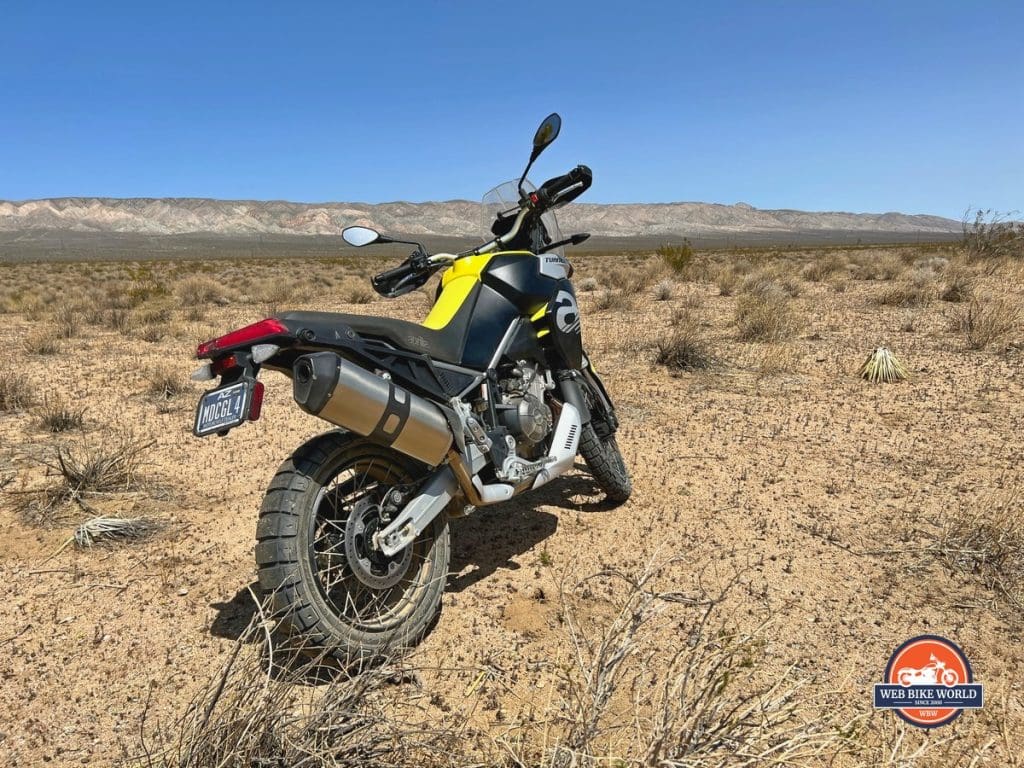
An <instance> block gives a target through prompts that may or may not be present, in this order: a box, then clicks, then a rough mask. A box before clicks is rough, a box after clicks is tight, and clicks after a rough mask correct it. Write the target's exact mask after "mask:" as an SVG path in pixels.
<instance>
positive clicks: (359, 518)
mask: <svg viewBox="0 0 1024 768" xmlns="http://www.w3.org/2000/svg"><path fill="white" fill-rule="evenodd" d="M379 528H381V520H380V506H379V505H378V504H375V503H373V501H372V500H371V499H369V498H363V499H360V500H359V501H357V502H356V503H355V504H354V505H353V507H352V511H351V512H350V513H349V516H348V519H347V520H346V521H345V558H346V559H347V560H348V565H349V567H350V568H351V569H352V573H353V575H354V576H355V577H356V578H357V579H359V581H361V582H362V583H363V584H365V585H366V586H368V587H371V588H373V589H388V588H389V587H393V586H395V584H397V583H398V582H399V581H401V580H402V577H403V576H405V574H406V572H407V571H408V570H409V563H411V562H412V547H411V546H409V547H406V548H405V549H403V550H402V551H401V552H399V553H398V554H396V555H394V556H393V557H388V556H387V555H385V554H384V553H383V552H381V551H379V550H377V549H374V548H373V534H374V533H376V532H377V530H378V529H379Z"/></svg>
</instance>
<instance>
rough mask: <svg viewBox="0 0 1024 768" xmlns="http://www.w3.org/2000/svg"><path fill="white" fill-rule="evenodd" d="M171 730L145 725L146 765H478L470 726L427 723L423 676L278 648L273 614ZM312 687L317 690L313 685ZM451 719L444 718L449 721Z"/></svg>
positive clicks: (396, 665)
mask: <svg viewBox="0 0 1024 768" xmlns="http://www.w3.org/2000/svg"><path fill="white" fill-rule="evenodd" d="M258 613H259V615H258V616H256V617H254V619H253V621H252V622H251V623H250V624H249V626H248V628H247V629H246V630H245V631H243V632H242V634H241V635H240V637H239V638H238V640H237V641H236V643H235V646H234V648H233V649H232V651H231V653H230V655H229V657H228V660H227V662H226V663H225V664H224V666H223V668H222V669H221V670H220V671H219V672H218V673H217V674H216V675H215V676H214V677H212V679H211V680H210V681H209V683H208V685H207V686H206V688H205V689H204V690H202V691H201V692H200V693H199V695H198V696H197V697H196V698H195V699H194V700H193V701H192V703H191V704H190V705H189V707H188V710H187V711H186V712H185V714H184V716H183V717H182V718H180V720H179V721H178V722H177V723H176V724H175V725H173V726H170V727H167V726H166V725H164V724H156V725H154V726H153V727H152V728H151V727H150V725H149V723H147V722H146V720H145V714H144V715H143V721H142V723H141V725H140V728H139V730H140V732H141V734H142V745H141V747H142V751H143V753H144V758H143V760H142V761H141V762H140V764H141V765H145V766H147V767H148V768H207V766H221V767H222V768H255V767H256V766H300V765H302V766H311V767H315V768H357V767H358V768H392V767H393V766H399V765H401V766H413V765H417V766H424V768H432V767H433V766H458V765H472V764H474V763H475V764H477V765H485V764H491V763H486V762H480V761H479V759H477V760H473V759H471V757H470V751H471V749H472V747H473V746H476V744H474V743H473V741H472V739H471V738H470V737H471V736H472V734H471V733H467V734H465V735H463V731H465V730H467V729H466V726H465V724H464V722H454V720H455V718H444V720H443V721H442V722H436V723H430V722H424V720H423V718H422V709H423V706H422V703H421V702H420V699H422V698H423V695H422V693H421V691H420V689H419V687H418V686H417V685H416V679H417V676H416V672H415V671H414V670H410V669H408V668H406V667H404V666H403V665H402V663H401V661H400V660H397V659H388V660H385V661H383V662H381V663H378V664H375V665H372V666H366V667H364V668H362V669H351V670H339V669H337V668H336V667H333V666H330V665H328V664H326V663H325V662H324V660H323V658H322V657H320V658H313V659H310V660H308V661H301V660H300V659H299V658H297V657H296V656H294V655H293V654H290V653H289V654H286V653H283V652H282V649H280V648H277V647H275V642H276V638H275V637H273V636H272V635H271V634H270V633H269V632H268V630H267V621H268V619H267V618H266V612H265V610H264V608H263V606H262V605H258ZM313 682H318V683H320V684H319V685H311V683H313ZM442 717H444V716H442Z"/></svg>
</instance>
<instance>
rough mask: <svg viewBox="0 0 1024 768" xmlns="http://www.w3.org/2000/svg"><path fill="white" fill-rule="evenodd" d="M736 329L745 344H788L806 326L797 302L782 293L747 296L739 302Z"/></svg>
mask: <svg viewBox="0 0 1024 768" xmlns="http://www.w3.org/2000/svg"><path fill="white" fill-rule="evenodd" d="M735 322H736V327H737V329H738V331H739V338H740V340H741V341H771V342H779V341H786V340H788V339H791V338H792V337H794V336H795V335H796V334H797V333H798V332H799V331H800V329H801V328H803V327H804V324H805V323H804V318H803V316H802V315H801V314H800V312H799V311H798V310H797V308H796V306H795V305H794V303H793V300H792V299H790V298H789V297H788V296H786V295H785V294H784V293H782V292H779V291H769V292H766V293H746V294H743V295H742V296H740V297H739V299H738V300H737V301H736V313H735Z"/></svg>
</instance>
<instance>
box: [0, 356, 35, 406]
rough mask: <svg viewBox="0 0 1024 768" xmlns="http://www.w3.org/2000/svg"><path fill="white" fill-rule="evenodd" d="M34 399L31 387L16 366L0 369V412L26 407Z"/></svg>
mask: <svg viewBox="0 0 1024 768" xmlns="http://www.w3.org/2000/svg"><path fill="white" fill-rule="evenodd" d="M34 399H35V398H34V397H33V394H32V387H31V386H30V385H29V383H28V381H27V380H26V379H25V378H24V377H23V376H21V375H20V373H19V372H18V371H17V369H16V368H14V367H13V366H12V367H10V368H4V369H3V370H0V412H5V411H20V410H21V409H23V408H28V407H29V406H30V405H32V403H33V402H34Z"/></svg>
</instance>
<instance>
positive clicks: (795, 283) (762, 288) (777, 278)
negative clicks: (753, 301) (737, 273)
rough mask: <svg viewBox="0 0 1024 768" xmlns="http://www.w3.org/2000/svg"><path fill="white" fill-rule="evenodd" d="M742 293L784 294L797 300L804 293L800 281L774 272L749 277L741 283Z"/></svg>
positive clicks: (757, 294) (757, 273) (759, 273)
mask: <svg viewBox="0 0 1024 768" xmlns="http://www.w3.org/2000/svg"><path fill="white" fill-rule="evenodd" d="M740 292H741V293H752V294H754V295H756V296H768V295H770V294H782V295H785V296H789V297H791V298H796V297H797V296H799V295H800V294H801V293H802V292H803V286H802V285H800V281H799V280H797V279H796V278H794V277H793V276H791V275H780V274H777V273H773V272H755V273H754V274H750V275H747V276H746V277H745V278H743V281H742V283H740Z"/></svg>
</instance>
